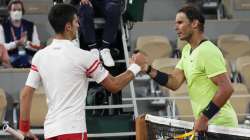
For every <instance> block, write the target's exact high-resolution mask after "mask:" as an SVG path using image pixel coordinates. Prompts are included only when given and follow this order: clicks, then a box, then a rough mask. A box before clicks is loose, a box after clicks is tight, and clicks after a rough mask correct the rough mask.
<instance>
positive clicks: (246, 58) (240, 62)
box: [236, 56, 250, 72]
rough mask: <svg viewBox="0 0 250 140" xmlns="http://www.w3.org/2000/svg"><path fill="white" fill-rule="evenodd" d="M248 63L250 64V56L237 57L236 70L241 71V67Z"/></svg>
mask: <svg viewBox="0 0 250 140" xmlns="http://www.w3.org/2000/svg"><path fill="white" fill-rule="evenodd" d="M247 64H250V56H242V57H239V58H237V60H236V70H237V71H238V72H239V71H241V69H242V68H243V67H244V66H245V65H247Z"/></svg>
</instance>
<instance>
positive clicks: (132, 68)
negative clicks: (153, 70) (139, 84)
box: [128, 63, 141, 76]
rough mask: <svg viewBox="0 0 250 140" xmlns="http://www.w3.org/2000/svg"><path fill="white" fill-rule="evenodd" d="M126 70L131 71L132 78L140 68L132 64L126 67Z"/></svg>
mask: <svg viewBox="0 0 250 140" xmlns="http://www.w3.org/2000/svg"><path fill="white" fill-rule="evenodd" d="M128 70H129V71H131V72H132V73H133V74H134V76H136V75H137V74H138V73H139V72H140V71H141V67H140V66H139V65H137V64H135V63H133V64H131V65H130V66H129V67H128Z"/></svg>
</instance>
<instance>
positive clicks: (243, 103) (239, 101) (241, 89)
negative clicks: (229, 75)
mask: <svg viewBox="0 0 250 140" xmlns="http://www.w3.org/2000/svg"><path fill="white" fill-rule="evenodd" d="M233 88H234V93H233V94H232V96H231V98H230V102H231V104H232V106H233V107H234V109H235V111H236V113H237V116H238V120H239V123H243V122H244V120H245V118H246V115H247V113H249V112H248V104H249V102H250V94H249V93H248V91H247V87H246V86H245V85H244V84H241V83H234V84H233ZM237 96H243V97H237Z"/></svg>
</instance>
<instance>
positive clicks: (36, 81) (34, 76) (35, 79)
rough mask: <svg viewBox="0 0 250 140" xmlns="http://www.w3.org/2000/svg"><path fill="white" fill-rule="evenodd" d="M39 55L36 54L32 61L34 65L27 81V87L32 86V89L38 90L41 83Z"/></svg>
mask: <svg viewBox="0 0 250 140" xmlns="http://www.w3.org/2000/svg"><path fill="white" fill-rule="evenodd" d="M37 66H38V55H37V54H36V55H35V56H34V57H33V59H32V64H31V68H30V72H29V75H28V78H27V81H26V84H25V85H26V86H30V87H32V88H38V87H39V85H40V82H41V77H40V74H39V70H38V67H37Z"/></svg>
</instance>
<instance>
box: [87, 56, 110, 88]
mask: <svg viewBox="0 0 250 140" xmlns="http://www.w3.org/2000/svg"><path fill="white" fill-rule="evenodd" d="M93 60H94V61H92V63H91V64H90V65H89V66H88V68H87V69H86V72H85V73H86V75H87V76H88V77H91V78H92V79H94V80H95V81H96V82H97V83H100V82H102V81H103V80H104V79H105V78H106V77H107V76H108V74H109V72H108V71H107V70H106V69H105V68H104V67H103V65H102V64H101V62H100V60H99V59H93Z"/></svg>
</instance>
